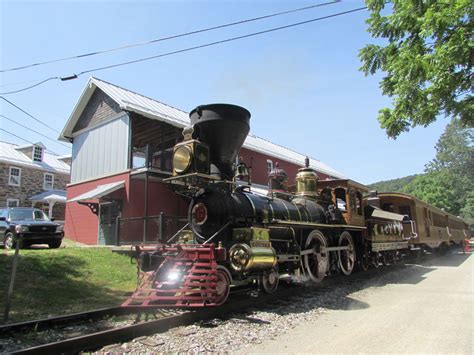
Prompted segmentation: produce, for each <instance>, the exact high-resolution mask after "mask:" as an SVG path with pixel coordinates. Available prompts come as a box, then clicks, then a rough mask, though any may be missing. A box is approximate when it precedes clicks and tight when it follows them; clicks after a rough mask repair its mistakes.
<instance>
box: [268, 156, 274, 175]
mask: <svg viewBox="0 0 474 355" xmlns="http://www.w3.org/2000/svg"><path fill="white" fill-rule="evenodd" d="M269 166H270V169H268V167H269ZM272 170H273V161H272V160H270V159H267V173H269V172H270V171H272Z"/></svg>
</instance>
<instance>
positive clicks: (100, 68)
mask: <svg viewBox="0 0 474 355" xmlns="http://www.w3.org/2000/svg"><path fill="white" fill-rule="evenodd" d="M366 9H367V6H364V7H359V8H355V9H351V10H347V11H342V12H338V13H335V14H331V15H326V16H321V17H317V18H313V19H310V20H306V21H301V22H296V23H292V24H289V25H284V26H279V27H274V28H270V29H267V30H262V31H258V32H253V33H249V34H246V35H242V36H237V37H231V38H227V39H224V40H220V41H215V42H210V43H205V44H201V45H198V46H193V47H188V48H184V49H179V50H176V51H172V52H167V53H162V54H158V55H153V56H150V57H145V58H139V59H135V60H130V61H126V62H121V63H116V64H111V65H106V66H102V67H97V68H93V69H87V70H84V71H82V72H80V73H79V74H73V75H70V76H67V77H56V78H48V79H46V80H44V81H43V82H46V81H48V80H52V79H59V80H61V81H66V80H72V79H76V78H78V77H79V76H82V75H84V74H87V73H92V72H97V71H101V70H105V69H111V68H116V67H120V66H124V65H130V64H135V63H140V62H144V61H148V60H152V59H157V58H162V57H167V56H171V55H174V54H178V53H184V52H189V51H193V50H197V49H201V48H206V47H210V46H215V45H218V44H223V43H228V42H232V41H237V40H240V39H244V38H249V37H255V36H259V35H262V34H266V33H271V32H275V31H280V30H283V29H287V28H292V27H296V26H301V25H305V24H308V23H313V22H317V21H321V20H326V19H329V18H334V17H338V16H342V15H347V14H350V13H354V12H358V11H362V10H366ZM43 82H40V83H38V84H37V85H33V86H31V87H27V88H23V89H19V90H15V91H9V92H3V93H0V95H8V94H13V93H18V92H21V91H26V90H29V89H31V88H33V87H35V86H38V85H41V84H42V83H43ZM0 97H1V96H0Z"/></svg>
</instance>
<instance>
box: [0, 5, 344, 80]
mask: <svg viewBox="0 0 474 355" xmlns="http://www.w3.org/2000/svg"><path fill="white" fill-rule="evenodd" d="M340 1H341V0H333V1H330V2H325V3H322V4H314V5H309V6H304V7H300V8H297V9H293V10H286V11H281V12H276V13H273V14H269V15H263V16H258V17H253V18H249V19H244V20H240V21H235V22H231V23H226V24H222V25H217V26H213V27H207V28H202V29H199V30H194V31H189V32H184V33H179V34H176V35H172V36H167V37H161V38H155V39H152V40H148V41H142V42H136V43H130V44H126V45H122V46H119V47H114V48H109V49H104V50H98V51H94V52H90V53H84V54H78V55H73V56H69V57H63V58H58V59H52V60H46V61H42V62H37V63H32V64H27V65H22V66H18V67H13V68H7V69H0V73H5V72H9V71H16V70H22V69H27V68H31V67H35V66H40V65H45V64H52V63H57V62H63V61H67V60H73V59H79V58H85V57H90V56H94V55H99V54H104V53H110V52H115V51H120V50H123V49H128V48H133V47H139V46H144V45H149V44H153V43H157V42H164V41H168V40H171V39H176V38H180V37H186V36H190V35H195V34H198V33H203V32H208V31H213V30H217V29H221V28H226V27H231V26H236V25H241V24H244V23H249V22H254V21H260V20H264V19H268V18H272V17H277V16H281V15H287V14H290V13H294V12H300V11H306V10H310V9H314V8H317V7H322V6H326V5H333V4H337V3H339V2H340Z"/></svg>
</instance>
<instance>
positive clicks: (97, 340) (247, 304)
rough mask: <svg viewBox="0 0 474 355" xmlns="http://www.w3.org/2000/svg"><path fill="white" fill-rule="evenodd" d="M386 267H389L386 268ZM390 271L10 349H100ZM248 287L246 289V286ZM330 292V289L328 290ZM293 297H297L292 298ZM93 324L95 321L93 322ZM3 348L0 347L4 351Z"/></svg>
mask: <svg viewBox="0 0 474 355" xmlns="http://www.w3.org/2000/svg"><path fill="white" fill-rule="evenodd" d="M399 267H403V264H402V265H393V266H389V267H388V269H392V270H393V269H397V268H399ZM383 269H384V270H385V271H383ZM384 272H387V267H385V268H381V269H371V270H369V271H366V272H362V273H356V274H354V275H351V277H346V276H342V275H336V276H333V277H330V278H328V279H327V280H325V282H323V283H322V284H318V285H317V286H316V287H311V288H307V287H298V286H289V287H281V288H280V289H279V290H278V291H277V292H276V293H274V294H271V295H263V296H262V295H260V297H258V298H255V297H251V296H249V295H248V294H244V293H243V292H242V293H233V294H232V295H231V298H230V299H229V301H228V302H227V303H226V304H225V305H223V306H220V307H217V308H206V309H199V310H193V311H183V310H176V309H170V308H166V309H163V308H161V309H155V310H153V311H151V310H149V312H148V313H149V314H150V316H152V317H155V318H158V319H155V320H152V321H141V322H139V323H135V324H128V325H126V326H118V327H113V326H112V327H110V329H102V330H99V331H95V332H94V331H92V333H90V334H82V335H80V336H75V337H72V338H67V339H62V340H58V341H55V342H51V343H46V344H39V345H35V346H31V347H27V348H23V349H17V350H13V351H10V350H8V352H10V353H13V354H30V353H34V354H49V353H65V354H72V353H78V352H80V351H89V350H95V349H99V348H101V347H104V346H106V345H110V344H115V343H122V342H126V341H129V340H131V339H134V338H138V337H142V336H147V335H151V334H156V333H162V332H166V331H167V330H169V329H171V328H174V327H178V326H186V325H191V324H194V323H196V322H205V321H208V320H212V319H215V318H224V319H225V318H226V316H227V315H230V314H234V313H242V312H246V311H248V310H249V309H255V308H259V307H262V306H268V305H270V304H273V303H275V304H276V303H279V304H281V303H282V302H288V303H291V302H298V298H300V297H304V296H305V294H306V295H307V296H308V295H309V294H310V293H313V292H315V290H316V292H318V291H317V290H318V289H319V291H324V290H328V291H330V290H331V288H333V287H334V286H335V285H337V284H339V285H341V284H346V283H357V282H359V281H363V280H364V279H370V278H373V277H374V276H377V275H380V274H383V273H384ZM244 291H245V290H244ZM247 291H248V290H247ZM324 292H326V291H324ZM292 298H293V301H291V299H292ZM141 313H142V312H141V310H140V312H139V311H138V310H137V309H136V308H135V309H134V308H122V307H116V308H108V309H102V310H97V311H94V312H85V313H79V314H75V315H70V316H64V317H58V318H53V319H46V320H38V321H33V322H24V323H18V324H12V325H7V326H0V337H2V336H4V335H6V334H8V333H10V334H11V333H15V332H17V331H19V332H25V331H28V330H29V331H33V332H36V331H39V330H40V329H50V328H55V327H61V326H69V325H70V324H77V323H80V322H90V321H91V320H96V319H100V318H103V317H105V316H107V315H114V316H123V315H127V314H129V315H130V314H132V315H136V316H138V315H139V314H141ZM137 319H138V318H137ZM90 324H92V323H90ZM1 350H2V349H0V351H1Z"/></svg>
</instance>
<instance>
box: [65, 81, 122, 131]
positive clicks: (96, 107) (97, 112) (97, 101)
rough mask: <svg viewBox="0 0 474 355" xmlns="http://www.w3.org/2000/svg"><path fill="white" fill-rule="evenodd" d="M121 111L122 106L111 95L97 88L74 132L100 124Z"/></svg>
mask: <svg viewBox="0 0 474 355" xmlns="http://www.w3.org/2000/svg"><path fill="white" fill-rule="evenodd" d="M120 111H121V109H120V106H119V105H118V104H117V103H116V102H115V101H114V100H113V99H112V98H111V97H110V96H108V95H107V94H105V93H104V92H103V91H102V90H101V89H99V88H96V89H95V91H94V93H93V94H92V96H91V98H90V99H89V102H88V103H87V106H86V107H85V108H84V111H82V113H81V116H80V117H79V119H78V121H77V123H76V125H75V126H74V129H73V130H72V132H73V133H75V132H78V131H80V130H81V129H84V128H87V127H90V126H95V125H97V124H100V122H102V121H104V120H106V119H107V118H109V117H111V116H113V115H115V114H117V113H119V112H120Z"/></svg>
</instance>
